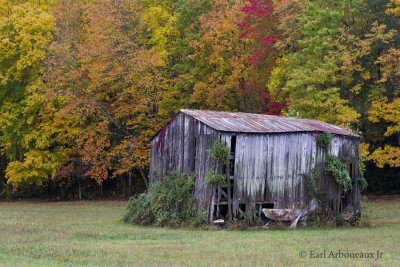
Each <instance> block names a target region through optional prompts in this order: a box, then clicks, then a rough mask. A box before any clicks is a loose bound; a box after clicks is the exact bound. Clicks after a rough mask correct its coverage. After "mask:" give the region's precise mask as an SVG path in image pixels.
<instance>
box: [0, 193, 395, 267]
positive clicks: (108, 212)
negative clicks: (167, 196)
mask: <svg viewBox="0 0 400 267" xmlns="http://www.w3.org/2000/svg"><path fill="white" fill-rule="evenodd" d="M125 204H126V203H125V202H56V203H43V202H3V203H1V202H0V266H400V197H394V198H385V199H381V198H378V199H373V201H368V202H367V206H368V210H369V213H370V218H371V220H372V222H373V223H374V224H376V225H375V226H372V227H369V228H366V227H364V228H363V227H361V228H352V227H344V228H334V229H327V228H319V229H316V228H315V229H312V228H311V229H310V228H309V229H299V230H258V231H255V230H253V231H226V230H221V231H204V230H183V229H180V230H178V229H177V230H175V229H159V228H141V227H136V226H129V225H124V224H123V223H121V222H120V218H121V215H122V214H123V212H124V207H125ZM324 250H325V257H324V258H310V255H311V253H312V255H313V256H316V253H317V252H321V253H322V252H323V251H324ZM339 250H340V251H341V252H342V253H350V252H360V253H373V255H374V257H375V258H376V256H377V251H380V252H382V253H383V254H381V256H382V258H379V259H370V258H369V259H365V258H364V259H360V258H359V259H354V258H352V259H349V258H329V256H330V252H331V251H333V252H334V253H338V252H339ZM310 251H313V252H310ZM300 254H301V256H303V254H304V258H302V257H301V256H300ZM321 256H323V255H321Z"/></svg>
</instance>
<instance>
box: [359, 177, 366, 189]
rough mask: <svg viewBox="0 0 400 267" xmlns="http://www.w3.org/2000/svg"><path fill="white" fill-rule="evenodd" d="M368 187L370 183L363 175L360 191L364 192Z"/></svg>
mask: <svg viewBox="0 0 400 267" xmlns="http://www.w3.org/2000/svg"><path fill="white" fill-rule="evenodd" d="M367 187H368V182H367V179H365V177H364V175H361V178H360V189H361V191H364V190H365V189H367Z"/></svg>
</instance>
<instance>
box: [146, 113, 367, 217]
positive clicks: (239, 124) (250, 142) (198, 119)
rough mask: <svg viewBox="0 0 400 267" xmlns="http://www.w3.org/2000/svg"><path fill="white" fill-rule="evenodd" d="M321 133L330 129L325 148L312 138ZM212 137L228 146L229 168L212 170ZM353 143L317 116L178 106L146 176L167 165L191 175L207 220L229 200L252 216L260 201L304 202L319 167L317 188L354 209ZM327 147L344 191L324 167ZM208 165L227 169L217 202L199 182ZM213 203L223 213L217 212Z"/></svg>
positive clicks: (275, 204)
mask: <svg viewBox="0 0 400 267" xmlns="http://www.w3.org/2000/svg"><path fill="white" fill-rule="evenodd" d="M320 133H330V134H331V135H332V138H331V140H330V142H329V144H328V146H327V147H325V148H324V147H321V146H320V145H318V142H317V136H318V135H319V134H320ZM216 140H222V141H224V142H225V143H226V145H227V146H228V148H229V151H230V155H229V161H230V165H231V166H232V167H230V168H229V170H226V169H227V168H222V167H220V168H219V170H216V167H217V166H218V164H216V162H215V160H213V159H212V158H211V157H210V153H209V150H210V148H211V147H212V145H213V143H214V142H215V141H216ZM358 145H359V136H357V135H355V134H353V133H352V132H350V131H348V130H345V129H343V128H340V127H338V126H335V125H332V124H327V123H324V122H320V121H316V120H308V119H297V118H288V117H281V116H271V115H261V114H249V113H229V112H215V111H200V110H181V111H180V112H179V113H178V114H176V115H175V116H174V117H173V118H172V119H171V120H170V121H169V123H167V124H166V125H165V126H164V127H163V128H162V129H161V130H160V132H159V133H158V135H157V136H156V137H154V139H153V140H152V143H151V168H150V182H154V181H156V180H157V179H161V178H162V177H164V176H165V175H167V174H169V173H171V172H182V173H187V174H193V175H194V177H195V192H194V193H195V199H196V207H197V209H201V208H204V209H205V210H206V211H207V213H208V216H209V219H210V220H212V219H213V218H214V219H215V218H216V217H218V215H221V216H224V215H226V214H227V210H228V205H227V203H229V204H230V206H231V214H233V216H234V217H238V216H241V214H247V215H250V216H252V214H256V213H257V212H259V211H260V210H261V209H262V208H274V209H281V208H294V209H301V208H304V207H306V206H307V204H308V201H310V199H309V198H308V197H307V192H306V191H307V190H306V185H305V181H304V180H305V178H304V177H305V175H309V174H310V173H311V172H312V171H315V170H317V171H318V172H317V173H319V175H318V177H317V179H316V187H317V191H318V192H319V193H323V194H324V196H325V197H326V200H327V203H328V205H330V209H331V210H332V211H334V212H340V211H341V210H342V209H346V208H349V209H350V208H351V210H353V211H354V212H356V211H357V210H358V208H359V199H360V186H359V182H358V180H359V178H360V174H359V170H358ZM328 154H331V155H335V156H337V157H338V158H339V159H340V160H341V161H343V162H346V164H347V168H348V172H349V175H350V177H351V179H352V186H353V187H352V190H351V191H349V192H347V193H344V192H343V188H342V187H341V186H339V185H338V184H337V183H336V182H335V179H334V178H333V177H331V175H329V174H328V173H327V172H326V171H325V170H324V168H325V158H326V156H327V155H328ZM211 170H214V171H219V172H222V173H226V172H229V174H226V175H227V177H230V179H229V180H230V185H227V186H226V187H222V188H219V194H220V196H221V200H220V201H219V205H218V207H217V202H216V199H215V198H216V197H215V195H216V192H218V188H213V186H210V185H206V184H205V182H204V179H205V177H206V176H207V174H208V173H209V172H210V171H211ZM228 188H231V189H230V194H228V190H229V189H228ZM229 196H230V198H229V199H228V197H229ZM217 210H218V213H221V214H216V211H217Z"/></svg>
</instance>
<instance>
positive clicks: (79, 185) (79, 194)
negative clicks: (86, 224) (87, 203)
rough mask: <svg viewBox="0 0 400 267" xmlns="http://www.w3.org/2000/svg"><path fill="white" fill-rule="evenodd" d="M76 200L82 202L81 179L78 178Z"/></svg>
mask: <svg viewBox="0 0 400 267" xmlns="http://www.w3.org/2000/svg"><path fill="white" fill-rule="evenodd" d="M78 199H79V200H82V189H81V179H79V178H78Z"/></svg>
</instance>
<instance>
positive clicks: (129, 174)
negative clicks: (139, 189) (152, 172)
mask: <svg viewBox="0 0 400 267" xmlns="http://www.w3.org/2000/svg"><path fill="white" fill-rule="evenodd" d="M130 196H132V172H128V197H130Z"/></svg>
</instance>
